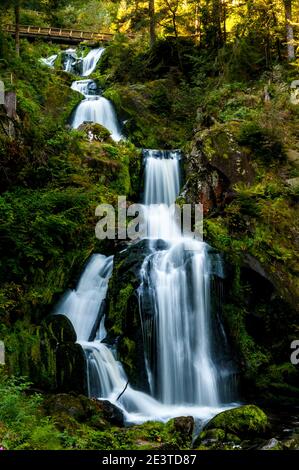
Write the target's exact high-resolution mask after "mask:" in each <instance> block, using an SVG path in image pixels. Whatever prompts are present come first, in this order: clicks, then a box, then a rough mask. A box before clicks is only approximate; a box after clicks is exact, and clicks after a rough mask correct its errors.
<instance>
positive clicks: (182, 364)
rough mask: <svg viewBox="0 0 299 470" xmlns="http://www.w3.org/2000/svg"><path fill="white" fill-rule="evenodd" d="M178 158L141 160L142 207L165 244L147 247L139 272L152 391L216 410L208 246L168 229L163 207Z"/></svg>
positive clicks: (173, 188)
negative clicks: (150, 340) (151, 349)
mask: <svg viewBox="0 0 299 470" xmlns="http://www.w3.org/2000/svg"><path fill="white" fill-rule="evenodd" d="M179 158H180V154H179V153H172V154H169V155H168V158H164V155H163V154H161V155H158V158H157V156H156V155H155V153H154V152H151V151H149V152H148V155H147V157H146V179H145V205H146V207H147V208H148V214H149V219H148V223H149V228H150V230H149V233H150V237H151V238H152V239H155V238H159V237H160V233H159V232H161V230H160V229H159V227H165V226H166V230H165V229H164V230H163V231H164V232H165V233H166V236H164V237H163V239H164V240H165V239H166V241H167V242H168V248H167V249H166V250H163V251H160V250H156V249H155V248H154V244H153V243H152V253H151V254H150V255H149V256H148V257H147V258H146V259H145V261H144V264H143V269H142V276H143V284H142V286H141V289H140V295H141V300H142V296H143V295H144V290H147V291H150V295H151V297H152V299H153V306H154V312H155V314H154V315H155V316H154V332H155V336H156V338H157V340H156V343H157V344H156V355H157V359H156V363H155V369H156V370H155V372H154V371H153V370H150V371H149V375H150V382H151V384H152V393H154V394H155V395H156V396H157V397H158V398H159V399H160V400H161V401H162V402H163V403H166V404H175V405H179V404H182V403H189V404H193V405H198V406H199V405H204V406H214V407H215V406H219V405H220V404H221V399H220V390H219V385H218V375H219V373H218V371H217V368H216V366H215V365H214V363H213V358H212V345H211V333H212V332H211V322H210V317H211V311H210V277H211V273H210V262H209V256H208V253H207V248H208V247H207V245H206V244H205V243H203V242H200V241H196V240H191V239H188V238H184V237H183V236H181V235H180V234H179V233H178V229H177V230H175V229H173V224H172V225H171V229H170V230H167V224H168V221H169V220H171V217H172V214H171V213H170V214H169V208H168V206H169V205H170V204H172V203H174V202H175V200H176V198H177V196H178V194H179V174H180V173H179ZM160 203H165V204H166V206H163V210H162V211H161V210H159V208H158V210H157V206H153V205H154V204H160ZM167 212H168V213H167ZM145 285H146V286H147V287H146V288H145V287H144V286H145ZM150 362H152V361H151V358H147V363H148V364H149V363H150ZM219 372H220V371H219Z"/></svg>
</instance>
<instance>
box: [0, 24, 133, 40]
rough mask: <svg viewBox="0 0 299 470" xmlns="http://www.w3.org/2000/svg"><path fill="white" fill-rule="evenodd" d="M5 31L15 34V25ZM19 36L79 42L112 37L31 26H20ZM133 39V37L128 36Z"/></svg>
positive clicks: (90, 32) (91, 32) (75, 30)
mask: <svg viewBox="0 0 299 470" xmlns="http://www.w3.org/2000/svg"><path fill="white" fill-rule="evenodd" d="M4 29H5V31H7V32H10V33H15V25H12V24H8V25H5V27H4ZM20 34H21V35H22V36H25V37H26V36H28V37H34V36H49V38H50V37H51V38H55V37H57V38H59V37H60V38H69V39H73V40H76V39H78V40H79V39H81V40H90V39H93V40H96V39H97V40H101V41H109V40H110V39H112V38H113V37H114V34H112V33H101V32H95V31H82V30H79V29H66V28H65V29H63V28H52V27H39V26H31V25H21V26H20ZM129 36H130V37H133V35H129Z"/></svg>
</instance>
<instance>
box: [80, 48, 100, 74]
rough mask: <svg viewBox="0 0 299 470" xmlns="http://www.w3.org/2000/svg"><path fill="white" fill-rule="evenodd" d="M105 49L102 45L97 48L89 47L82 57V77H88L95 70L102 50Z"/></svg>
mask: <svg viewBox="0 0 299 470" xmlns="http://www.w3.org/2000/svg"><path fill="white" fill-rule="evenodd" d="M104 51H105V48H104V47H99V48H97V49H91V51H89V53H88V54H87V56H86V57H84V58H83V60H82V62H83V69H82V77H88V76H89V75H91V74H92V72H93V71H94V70H95V68H96V66H97V63H98V62H99V60H100V58H101V56H102V54H103V52H104Z"/></svg>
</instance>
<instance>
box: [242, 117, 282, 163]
mask: <svg viewBox="0 0 299 470" xmlns="http://www.w3.org/2000/svg"><path fill="white" fill-rule="evenodd" d="M239 142H240V144H242V145H247V146H248V147H250V148H251V149H252V151H253V152H254V155H255V156H256V157H257V158H259V161H260V162H262V163H264V164H265V165H269V164H271V163H273V162H275V163H276V164H277V163H278V162H281V161H283V160H284V159H285V155H284V151H283V146H282V144H281V142H280V141H279V140H277V138H276V136H275V135H273V134H270V132H269V131H267V130H264V129H262V128H261V127H260V126H259V125H258V124H256V123H255V122H248V123H246V124H244V125H243V126H242V127H241V129H240V135H239Z"/></svg>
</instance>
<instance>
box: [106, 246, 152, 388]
mask: <svg viewBox="0 0 299 470" xmlns="http://www.w3.org/2000/svg"><path fill="white" fill-rule="evenodd" d="M147 253H149V246H148V241H147V240H142V241H140V242H138V243H135V244H133V245H131V246H128V247H127V248H126V250H123V251H122V252H119V253H117V254H116V255H115V258H114V266H113V273H112V276H111V279H110V282H109V288H108V295H107V312H108V313H107V317H106V328H107V332H108V337H107V341H108V342H110V343H115V342H116V344H117V350H118V354H119V358H120V360H121V362H122V364H123V366H124V368H125V371H126V373H127V375H128V377H129V379H130V384H131V385H132V386H133V387H135V388H138V389H141V390H144V391H146V392H148V391H149V384H148V379H147V373H146V366H145V360H144V349H143V336H142V325H141V318H140V313H139V299H138V293H137V289H138V287H139V285H140V282H141V278H140V269H141V266H142V263H143V261H144V258H145V257H146V255H147Z"/></svg>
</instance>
